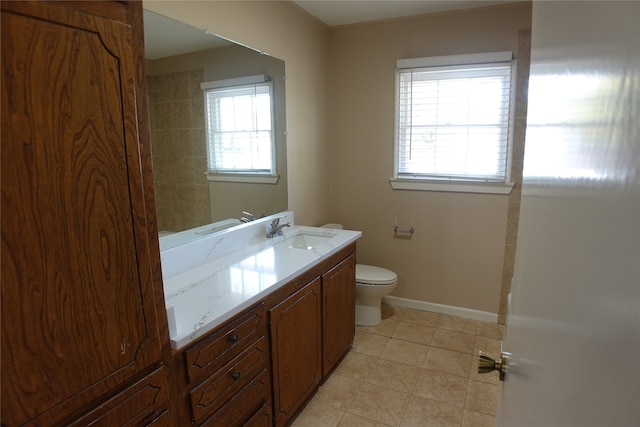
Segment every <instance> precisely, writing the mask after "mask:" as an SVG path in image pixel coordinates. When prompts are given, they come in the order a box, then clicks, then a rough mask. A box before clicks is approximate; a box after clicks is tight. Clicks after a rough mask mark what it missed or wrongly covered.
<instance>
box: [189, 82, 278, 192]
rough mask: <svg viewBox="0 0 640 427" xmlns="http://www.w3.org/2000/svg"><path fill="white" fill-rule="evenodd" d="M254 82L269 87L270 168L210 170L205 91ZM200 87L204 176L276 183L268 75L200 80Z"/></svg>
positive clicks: (236, 180) (217, 179)
mask: <svg viewBox="0 0 640 427" xmlns="http://www.w3.org/2000/svg"><path fill="white" fill-rule="evenodd" d="M256 84H267V85H268V87H269V98H270V108H271V169H270V170H266V169H265V170H264V171H258V170H256V171H251V170H246V169H242V170H241V169H238V170H237V171H233V170H224V171H221V170H212V169H210V167H211V165H210V164H209V156H210V154H209V150H210V149H211V148H210V145H209V128H208V120H207V117H208V108H207V91H209V90H212V89H220V88H231V87H238V88H240V87H242V86H251V85H256ZM200 89H201V90H202V91H203V95H204V97H203V98H204V103H205V105H204V114H205V135H206V139H207V141H206V143H207V171H205V173H204V174H205V176H206V177H207V180H208V181H210V182H240V183H256V184H277V183H278V181H279V180H280V175H279V174H278V171H277V160H276V159H277V147H276V143H277V141H276V133H275V124H276V121H275V100H274V88H273V81H271V79H270V78H269V76H267V75H264V74H259V75H255V76H246V77H234V78H230V79H223V80H214V81H208V82H202V83H201V84H200Z"/></svg>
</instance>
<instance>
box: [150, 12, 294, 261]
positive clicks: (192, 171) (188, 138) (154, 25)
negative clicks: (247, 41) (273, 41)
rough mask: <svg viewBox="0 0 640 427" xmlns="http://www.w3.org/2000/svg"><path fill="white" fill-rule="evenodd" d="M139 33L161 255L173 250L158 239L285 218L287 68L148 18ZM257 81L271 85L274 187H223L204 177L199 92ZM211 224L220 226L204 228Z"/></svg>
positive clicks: (232, 181)
mask: <svg viewBox="0 0 640 427" xmlns="http://www.w3.org/2000/svg"><path fill="white" fill-rule="evenodd" d="M144 26H145V55H146V60H147V61H146V62H147V63H146V70H147V86H148V101H149V123H150V128H151V149H152V157H153V175H154V176H153V179H154V190H155V199H156V209H157V216H158V230H159V231H160V235H161V248H166V247H168V246H171V244H170V243H169V242H170V240H171V239H164V240H165V242H164V244H163V236H169V235H171V234H175V233H180V232H183V231H185V230H194V229H195V230H203V232H202V233H198V235H202V234H210V233H211V232H215V231H216V230H218V229H224V228H227V227H229V226H234V225H237V224H240V222H238V221H239V220H240V218H242V217H243V216H244V217H246V216H247V215H244V214H243V212H245V211H246V212H250V213H252V214H254V215H255V216H256V217H261V216H266V215H270V214H273V213H276V212H281V211H284V210H286V209H287V205H288V203H287V165H286V157H287V156H286V117H285V68H284V66H285V65H284V62H283V61H282V60H280V59H277V58H273V57H271V56H268V55H264V54H261V53H260V52H257V51H255V50H253V49H249V48H247V47H244V46H240V45H237V44H234V43H231V42H229V41H228V40H225V39H223V38H220V37H217V36H214V35H213V34H211V33H209V32H206V31H203V30H199V29H197V28H194V27H192V26H190V25H186V24H184V23H181V22H178V21H175V20H173V19H170V18H167V17H165V16H162V15H159V14H157V13H154V12H151V11H148V10H145V11H144ZM256 75H263V76H266V78H267V79H268V80H270V81H271V82H272V87H273V89H272V90H273V92H272V93H273V95H272V106H273V108H272V111H273V118H272V119H273V131H274V135H275V159H276V160H275V167H276V171H275V173H276V175H277V179H275V180H272V181H271V182H269V183H264V182H255V181H256V180H254V179H251V177H247V176H238V177H237V179H236V177H229V176H226V177H223V179H220V176H218V177H216V176H215V174H212V173H208V171H209V170H210V168H209V166H210V165H209V162H210V160H209V159H208V151H209V150H208V148H207V136H206V128H207V126H206V124H205V122H206V120H205V101H204V97H203V89H202V88H201V84H202V83H203V82H216V81H224V80H228V79H235V78H240V77H246V76H256ZM273 181H277V182H275V183H274V182H273ZM214 223H215V224H218V225H216V226H209V225H211V224H214ZM183 234H184V233H183ZM194 237H197V236H196V235H195V234H194ZM179 241H180V242H182V241H184V239H182V240H179Z"/></svg>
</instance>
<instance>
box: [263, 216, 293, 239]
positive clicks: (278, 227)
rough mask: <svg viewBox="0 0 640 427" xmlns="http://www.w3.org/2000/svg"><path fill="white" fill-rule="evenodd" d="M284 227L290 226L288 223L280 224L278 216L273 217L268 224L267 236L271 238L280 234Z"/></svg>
mask: <svg viewBox="0 0 640 427" xmlns="http://www.w3.org/2000/svg"><path fill="white" fill-rule="evenodd" d="M285 227H291V224H290V223H288V222H287V223H285V224H280V218H275V219H274V220H273V221H271V225H270V226H269V231H267V237H268V238H270V239H272V238H274V237H277V236H282V234H283V232H282V229H283V228H285Z"/></svg>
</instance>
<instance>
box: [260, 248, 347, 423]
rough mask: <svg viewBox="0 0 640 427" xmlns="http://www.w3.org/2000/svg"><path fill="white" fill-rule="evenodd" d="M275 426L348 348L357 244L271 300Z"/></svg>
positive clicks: (292, 412) (294, 410) (294, 409)
mask: <svg viewBox="0 0 640 427" xmlns="http://www.w3.org/2000/svg"><path fill="white" fill-rule="evenodd" d="M267 301H270V303H268V306H269V307H270V308H269V330H270V333H271V360H272V363H271V364H272V375H273V407H274V423H275V425H276V426H283V425H285V424H287V423H288V422H289V421H290V420H291V419H292V417H293V416H294V415H295V414H296V413H297V412H298V411H299V410H300V408H301V407H302V405H303V404H304V402H305V401H306V400H307V399H308V398H309V396H311V394H312V393H313V392H314V391H315V390H316V389H317V387H318V385H319V384H320V383H321V381H322V380H323V379H324V378H326V376H327V375H328V374H329V372H330V371H331V369H332V368H333V367H334V366H335V365H336V364H337V363H338V361H339V360H340V359H341V358H342V357H343V356H344V355H345V354H346V352H347V351H348V350H349V348H350V346H351V344H352V342H353V336H354V332H355V243H353V244H351V245H349V246H347V247H346V248H344V249H342V250H340V251H338V253H336V254H334V255H333V256H331V257H329V258H328V259H327V260H325V261H323V262H322V263H320V265H318V266H316V267H313V268H312V269H311V270H309V271H307V272H306V273H304V274H302V275H301V276H300V277H298V278H296V279H295V280H293V281H292V282H291V283H289V284H287V285H286V286H284V287H283V288H281V290H279V292H277V293H276V294H274V295H273V296H272V297H271V298H267Z"/></svg>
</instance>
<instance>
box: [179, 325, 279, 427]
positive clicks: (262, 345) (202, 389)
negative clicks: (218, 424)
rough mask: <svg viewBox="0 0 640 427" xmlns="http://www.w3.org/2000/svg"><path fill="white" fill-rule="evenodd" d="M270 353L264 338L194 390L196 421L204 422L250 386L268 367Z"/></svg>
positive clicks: (192, 401)
mask: <svg viewBox="0 0 640 427" xmlns="http://www.w3.org/2000/svg"><path fill="white" fill-rule="evenodd" d="M267 351H268V346H267V339H266V337H262V338H260V339H259V340H258V341H257V342H256V343H255V344H253V345H252V346H250V347H249V348H247V349H246V350H245V351H243V352H242V353H240V354H239V355H238V356H236V358H235V359H233V360H232V361H231V362H229V363H228V364H227V365H225V366H224V367H223V368H222V369H221V370H219V371H218V372H216V373H215V374H214V375H212V376H211V377H209V378H208V379H207V380H206V381H204V382H203V383H202V384H201V385H199V386H198V387H197V388H195V389H194V390H193V391H191V393H189V400H190V402H191V411H192V415H193V419H194V420H196V422H199V421H201V420H203V419H205V418H206V417H208V416H209V415H211V414H213V413H214V412H215V411H217V410H218V409H219V408H220V407H221V406H222V405H224V404H225V402H227V401H228V400H229V399H231V398H232V397H233V395H234V394H236V393H238V392H240V391H241V390H242V389H243V388H244V387H245V386H246V385H247V384H249V383H250V382H251V380H253V379H254V378H255V377H256V375H258V374H259V373H260V372H261V371H263V370H264V369H265V368H266V367H267V360H268V359H267Z"/></svg>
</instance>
